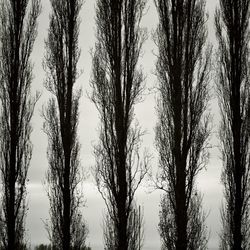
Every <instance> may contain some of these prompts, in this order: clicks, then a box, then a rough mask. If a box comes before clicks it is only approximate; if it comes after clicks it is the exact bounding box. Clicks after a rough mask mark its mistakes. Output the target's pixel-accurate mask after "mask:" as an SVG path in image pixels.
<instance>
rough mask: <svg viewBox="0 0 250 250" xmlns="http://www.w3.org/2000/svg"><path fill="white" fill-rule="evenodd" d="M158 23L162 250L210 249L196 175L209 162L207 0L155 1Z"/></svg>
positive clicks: (160, 227)
mask: <svg viewBox="0 0 250 250" xmlns="http://www.w3.org/2000/svg"><path fill="white" fill-rule="evenodd" d="M155 4H156V7H157V10H158V14H159V25H158V29H157V30H156V33H155V42H156V45H157V47H158V60H157V65H156V74H157V77H158V81H159V86H158V89H159V97H158V103H157V113H158V122H157V126H156V146H157V149H158V152H159V173H158V176H157V181H156V184H157V187H158V188H160V189H162V190H164V191H165V194H164V195H163V198H162V200H161V210H160V223H159V231H160V236H161V239H162V248H163V249H177V250H187V249H190V250H193V249H206V243H207V235H206V233H207V232H206V226H205V216H204V212H203V211H202V199H201V197H200V194H199V193H198V192H197V190H196V184H195V180H196V176H197V174H198V172H199V171H200V170H201V169H202V168H203V167H204V165H205V163H206V158H207V153H206V146H207V139H208V136H209V116H208V115H205V111H206V108H207V104H208V99H209V95H208V81H209V69H210V54H211V49H207V46H206V38H207V29H206V26H205V23H206V13H205V1H204V0H172V1H170V0H155Z"/></svg>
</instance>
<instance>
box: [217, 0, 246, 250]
mask: <svg viewBox="0 0 250 250" xmlns="http://www.w3.org/2000/svg"><path fill="white" fill-rule="evenodd" d="M249 14H250V1H247V0H242V1H236V2H232V1H228V0H221V1H220V8H218V9H217V11H216V15H215V24H216V35H217V39H218V43H219V49H218V51H219V53H218V70H217V75H218V78H217V89H218V97H219V102H220V109H221V116H222V123H221V128H220V138H221V142H222V156H223V163H224V166H223V173H222V182H223V184H224V188H225V191H224V193H225V205H224V207H223V209H222V222H223V233H222V235H221V249H228V247H229V248H230V249H239V250H241V249H249V248H250V241H249V237H250V229H249V223H250V220H249V205H250V204H249V198H250V189H249V185H250V182H249V181H250V179H249V177H250V164H249V155H250V154H249V153H250V151H249V145H250V144H249V142H250V141H249V139H250V130H249V127H250V109H249V107H250V106H249V105H250V99H249V94H250V82H249V76H250V75H249V35H250V33H249V17H250V15H249Z"/></svg>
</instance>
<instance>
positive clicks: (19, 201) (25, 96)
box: [0, 0, 40, 250]
mask: <svg viewBox="0 0 250 250" xmlns="http://www.w3.org/2000/svg"><path fill="white" fill-rule="evenodd" d="M28 4H29V5H30V6H29V7H28ZM39 13H40V0H31V1H29V0H4V1H0V109H1V110H0V114H1V116H0V170H1V180H2V182H1V184H2V197H1V202H2V204H1V212H0V213H1V214H0V220H1V230H0V231H1V234H0V237H1V243H0V244H1V247H3V248H4V249H7V250H15V249H24V245H25V243H26V242H25V215H26V212H27V206H26V184H27V172H28V168H29V164H30V159H31V155H32V144H31V142H30V134H31V130H32V128H31V124H30V120H31V117H32V115H33V111H34V106H35V103H36V100H37V98H38V96H36V97H34V98H33V97H31V94H30V88H31V82H32V64H31V62H30V55H31V52H32V49H33V45H34V41H35V37H36V34H37V17H38V15H39Z"/></svg>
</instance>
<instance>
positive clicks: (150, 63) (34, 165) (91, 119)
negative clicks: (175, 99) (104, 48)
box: [27, 0, 222, 250]
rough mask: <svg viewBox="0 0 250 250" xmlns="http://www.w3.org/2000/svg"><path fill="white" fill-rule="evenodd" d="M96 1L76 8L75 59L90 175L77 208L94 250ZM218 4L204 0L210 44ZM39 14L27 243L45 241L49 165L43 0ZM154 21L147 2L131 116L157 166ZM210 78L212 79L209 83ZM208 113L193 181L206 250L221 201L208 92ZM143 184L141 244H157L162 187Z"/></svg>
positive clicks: (98, 225) (98, 241) (98, 239)
mask: <svg viewBox="0 0 250 250" xmlns="http://www.w3.org/2000/svg"><path fill="white" fill-rule="evenodd" d="M95 2H96V1H95V0H85V3H84V5H83V8H82V11H81V20H82V22H81V26H80V37H79V43H80V47H81V50H82V53H81V58H80V61H79V64H78V66H79V69H80V70H83V73H82V74H81V76H80V77H79V79H78V80H77V85H78V86H81V87H82V88H83V90H84V91H83V96H82V98H81V101H80V103H81V106H80V124H79V129H78V131H79V138H80V142H81V145H82V148H81V162H82V168H83V170H84V171H89V177H88V179H87V180H86V181H85V183H84V184H83V187H82V189H83V192H84V195H85V198H86V207H85V208H83V209H82V213H83V215H84V217H85V219H86V221H87V223H88V226H89V237H88V240H87V241H88V243H89V244H90V246H91V247H92V249H93V250H99V249H103V247H102V239H103V238H102V216H103V213H104V211H105V206H104V202H103V200H102V198H101V196H100V194H99V193H98V191H97V190H96V187H95V184H94V181H93V178H92V177H91V171H90V169H91V168H92V167H93V166H94V164H95V159H94V156H93V145H94V144H96V143H97V142H98V133H97V129H98V124H99V119H98V113H97V111H96V108H95V106H94V105H93V104H92V103H91V102H90V100H89V99H88V97H87V93H90V91H91V89H90V87H89V82H90V78H91V49H92V48H93V47H94V43H95ZM217 4H218V2H217V0H207V9H208V12H209V19H208V22H207V25H208V29H209V37H208V40H209V41H210V42H211V43H212V44H214V47H216V42H215V35H214V25H213V18H214V8H215V6H216V5H217ZM42 7H43V8H42V14H41V15H40V17H39V20H38V22H39V24H38V25H39V26H38V37H37V40H36V43H35V47H34V52H33V55H32V60H33V63H34V81H33V92H34V91H36V90H39V91H41V92H42V96H41V98H40V100H39V102H38V104H37V106H36V109H35V114H34V117H33V120H32V125H33V133H32V136H31V140H32V142H33V145H34V147H33V158H32V161H31V166H30V170H29V180H30V181H29V185H28V203H29V211H28V216H27V228H28V232H27V238H28V240H29V241H30V242H31V243H32V244H38V243H47V242H48V238H47V233H46V231H45V229H44V223H43V221H45V220H46V219H48V218H49V214H48V209H49V205H48V198H47V195H46V191H45V187H44V184H43V182H44V179H45V173H46V170H47V168H48V164H47V157H46V148H47V138H46V135H45V134H44V132H43V131H42V124H43V119H42V118H41V110H42V107H43V105H45V104H46V102H47V101H48V97H49V93H48V92H47V91H46V90H45V88H44V87H43V82H44V79H45V74H44V71H43V67H42V60H43V57H44V40H45V38H46V37H47V30H48V25H49V13H50V2H49V0H42ZM156 25H157V13H156V10H155V6H154V3H153V0H149V1H148V5H147V12H146V14H145V16H144V17H143V20H142V26H143V27H146V28H147V29H148V34H149V38H148V40H147V41H146V42H145V44H144V47H143V55H142V58H141V59H140V64H141V65H142V68H143V70H144V73H145V75H146V87H147V92H146V95H145V97H144V101H143V102H142V103H140V104H138V105H137V107H136V110H135V111H136V119H137V120H138V121H139V123H140V125H141V126H142V128H143V129H145V130H146V131H147V133H146V134H145V136H144V137H143V145H142V146H143V148H148V149H149V151H150V152H151V154H152V155H153V156H154V159H153V160H152V162H151V164H152V168H153V169H154V170H155V169H156V168H157V152H156V150H155V147H154V127H155V123H156V116H155V94H154V92H152V91H150V90H151V89H152V88H153V87H154V86H156V84H157V79H156V77H155V76H154V74H153V73H154V65H155V62H156V58H155V56H154V53H157V49H156V47H155V45H154V43H153V42H152V36H151V35H152V31H153V30H154V29H155V27H156ZM213 80H214V79H213V78H212V82H211V84H212V85H213V84H214V83H213ZM210 110H211V113H212V114H213V116H214V128H213V133H212V136H211V139H210V142H211V144H212V146H213V147H212V149H211V150H210V161H209V164H208V165H207V169H206V170H204V171H203V172H201V173H200V175H199V178H198V182H197V186H198V188H199V189H200V191H201V192H202V193H203V194H204V209H205V210H206V211H207V212H208V214H209V215H208V218H207V225H208V227H209V230H210V240H209V249H218V238H219V237H218V233H219V232H220V228H221V224H220V213H219V208H220V207H221V204H222V186H221V184H220V175H221V167H222V163H221V160H220V153H219V150H218V141H217V139H216V138H217V126H218V121H219V114H218V107H217V101H216V98H215V97H213V99H212V100H211V105H210ZM148 186H149V185H148V183H143V185H142V187H141V188H140V190H138V192H137V202H138V204H141V205H142V206H143V207H144V220H145V223H144V225H145V241H144V249H145V250H146V249H160V238H159V235H158V231H157V230H158V229H157V225H158V221H159V219H158V213H159V200H160V195H161V192H159V191H154V192H150V191H152V189H151V188H148Z"/></svg>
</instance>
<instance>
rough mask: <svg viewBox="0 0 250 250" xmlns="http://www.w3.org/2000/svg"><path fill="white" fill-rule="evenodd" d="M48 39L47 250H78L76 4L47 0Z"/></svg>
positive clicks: (81, 237)
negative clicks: (48, 0) (48, 14)
mask: <svg viewBox="0 0 250 250" xmlns="http://www.w3.org/2000/svg"><path fill="white" fill-rule="evenodd" d="M50 2H51V6H52V14H51V15H50V25H49V34H48V39H47V41H46V56H45V62H44V64H45V70H46V72H47V80H46V82H45V86H46V88H47V89H48V90H49V91H50V92H51V93H52V94H53V95H54V97H52V99H50V101H49V103H48V106H47V108H46V110H45V111H44V118H45V123H44V130H45V132H46V133H47V135H48V140H49V146H48V160H49V170H48V173H47V184H48V196H49V201H50V218H51V221H50V223H49V225H48V228H47V229H48V232H49V237H50V240H51V243H52V246H53V247H55V248H56V249H63V250H69V249H80V248H81V247H84V246H85V239H86V236H87V227H86V224H85V222H84V220H83V218H82V215H81V213H80V207H81V206H82V205H83V202H84V200H83V195H82V193H81V192H80V189H79V188H80V187H79V184H80V181H81V179H82V178H81V176H82V175H81V173H80V160H79V152H80V144H79V141H78V137H77V125H78V120H79V117H78V116H79V111H78V108H79V98H80V95H81V90H80V89H75V88H74V84H75V81H76V78H77V62H78V59H79V56H80V50H79V47H78V36H79V12H80V10H81V6H82V1H81V0H67V1H65V0H51V1H50Z"/></svg>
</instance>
